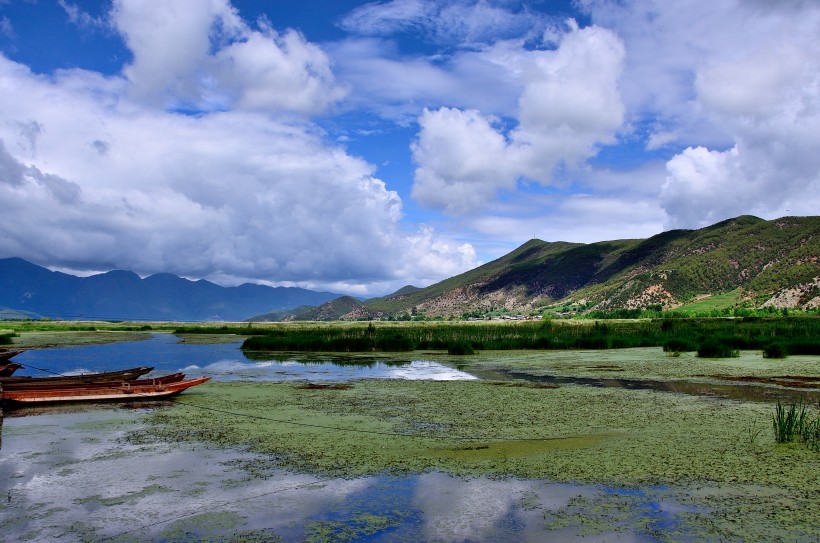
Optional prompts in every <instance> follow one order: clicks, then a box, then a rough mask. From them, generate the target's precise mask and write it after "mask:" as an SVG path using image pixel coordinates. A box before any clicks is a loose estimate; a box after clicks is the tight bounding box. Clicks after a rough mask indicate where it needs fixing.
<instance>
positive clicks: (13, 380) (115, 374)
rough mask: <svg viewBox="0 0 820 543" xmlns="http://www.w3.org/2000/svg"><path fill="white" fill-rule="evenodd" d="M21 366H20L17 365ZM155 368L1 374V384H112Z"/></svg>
mask: <svg viewBox="0 0 820 543" xmlns="http://www.w3.org/2000/svg"><path fill="white" fill-rule="evenodd" d="M17 366H19V364H17ZM153 369H154V368H149V367H146V366H138V367H136V368H129V369H127V370H118V371H104V372H100V373H79V374H77V375H49V376H46V377H32V376H30V375H19V376H9V377H4V376H2V374H0V384H2V385H10V384H17V383H22V384H25V385H29V386H40V385H60V384H66V385H71V384H92V383H110V382H112V381H127V380H133V379H139V378H140V377H142V376H143V375H145V374H146V373H149V372H150V371H151V370H153Z"/></svg>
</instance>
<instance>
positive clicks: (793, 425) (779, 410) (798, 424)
mask: <svg viewBox="0 0 820 543" xmlns="http://www.w3.org/2000/svg"><path fill="white" fill-rule="evenodd" d="M772 425H773V427H774V440H775V441H776V442H777V443H791V442H792V441H794V438H795V437H796V436H800V435H801V434H802V432H803V430H804V427H805V425H806V405H805V404H804V403H803V402H802V401H800V402H792V404H791V405H790V406H789V407H788V408H787V407H785V406H784V405H783V404H781V403H780V402H779V401H778V402H777V405H776V406H775V412H774V415H772Z"/></svg>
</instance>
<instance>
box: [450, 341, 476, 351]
mask: <svg viewBox="0 0 820 543" xmlns="http://www.w3.org/2000/svg"><path fill="white" fill-rule="evenodd" d="M447 354H453V355H467V354H475V349H474V348H473V344H472V343H470V342H469V341H464V340H457V341H453V342H452V343H450V344H449V345H447Z"/></svg>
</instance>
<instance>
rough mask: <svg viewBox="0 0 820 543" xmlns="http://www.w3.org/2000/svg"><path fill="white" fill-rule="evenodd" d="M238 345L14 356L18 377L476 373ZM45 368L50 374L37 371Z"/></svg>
mask: <svg viewBox="0 0 820 543" xmlns="http://www.w3.org/2000/svg"><path fill="white" fill-rule="evenodd" d="M241 345H242V341H241V340H237V341H236V342H235V343H226V344H208V345H198V344H194V343H185V342H182V341H180V339H179V338H178V337H177V336H174V335H172V334H154V335H153V336H151V338H150V339H147V340H142V341H125V342H119V343H109V344H105V345H89V346H81V347H62V348H57V349H32V350H29V351H26V352H24V353H22V354H19V355H17V356H16V357H15V358H14V361H15V362H19V363H20V364H23V365H24V366H25V367H24V368H22V369H20V370H18V372H16V373H15V375H33V376H42V375H47V374H48V372H54V373H64V374H65V373H67V374H71V373H88V372H99V371H110V370H116V369H122V368H127V367H133V366H153V367H154V374H155V375H157V374H166V373H174V372H178V371H181V372H184V373H185V374H187V375H189V376H196V375H210V376H212V377H213V378H214V380H215V381H231V380H237V379H243V380H279V381H281V380H331V379H332V380H334V381H347V380H351V379H362V378H372V379H435V380H452V379H476V377H474V376H473V375H471V374H469V373H466V372H464V371H460V370H457V369H455V368H452V367H449V366H446V365H444V364H441V363H438V362H433V361H429V360H414V361H406V362H405V361H402V362H396V361H395V360H391V359H390V358H389V357H384V358H379V357H375V356H363V355H355V354H354V355H349V356H345V355H313V354H310V355H305V354H301V353H300V354H294V355H281V354H277V355H274V354H270V355H269V356H266V355H263V354H258V353H256V354H255V355H254V359H253V360H252V359H249V358H247V357H246V356H245V355H244V354H243V352H242V350H241V349H240V346H241ZM36 368H41V369H43V370H47V372H46V371H41V370H37V369H36Z"/></svg>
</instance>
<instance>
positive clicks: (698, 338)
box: [186, 317, 820, 358]
mask: <svg viewBox="0 0 820 543" xmlns="http://www.w3.org/2000/svg"><path fill="white" fill-rule="evenodd" d="M207 330H208V328H206V327H202V328H199V331H200V332H203V333H204V332H206V331H207ZM226 330H229V331H232V332H234V333H237V334H242V335H245V336H248V337H247V339H246V340H245V342H244V344H243V347H242V348H243V349H245V350H248V351H254V350H255V351H319V352H372V351H383V352H401V351H412V350H425V349H430V350H447V351H449V349H450V346H451V345H455V344H464V343H469V344H470V345H472V347H473V349H475V350H480V351H497V350H514V349H536V350H539V349H540V350H586V349H593V350H600V349H622V348H635V347H663V349H664V351H666V352H692V351H697V352H698V356H701V357H706V358H725V357H736V356H737V355H738V352H739V351H740V350H741V349H742V350H757V351H761V350H763V349H764V348H765V347H766V346H769V345H773V344H778V345H781V346H782V349H783V350H785V351H786V352H787V353H788V354H820V318H814V317H788V318H784V317H781V318H771V319H760V318H755V319H751V318H744V319H677V320H675V322H674V324H671V325H670V321H669V320H668V319H666V320H664V319H656V320H639V321H634V320H633V321H606V322H590V321H550V320H546V321H543V322H540V323H539V322H516V323H494V322H493V323H475V322H457V323H413V322H408V323H373V322H370V323H368V324H363V323H333V324H327V323H291V324H276V325H270V326H269V327H265V328H262V327H257V326H256V325H254V327H253V328H252V329H251V328H247V327H244V328H240V327H235V328H225V327H223V328H214V331H216V332H222V333H224V332H225V331H226ZM186 332H188V330H187V329H186Z"/></svg>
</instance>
